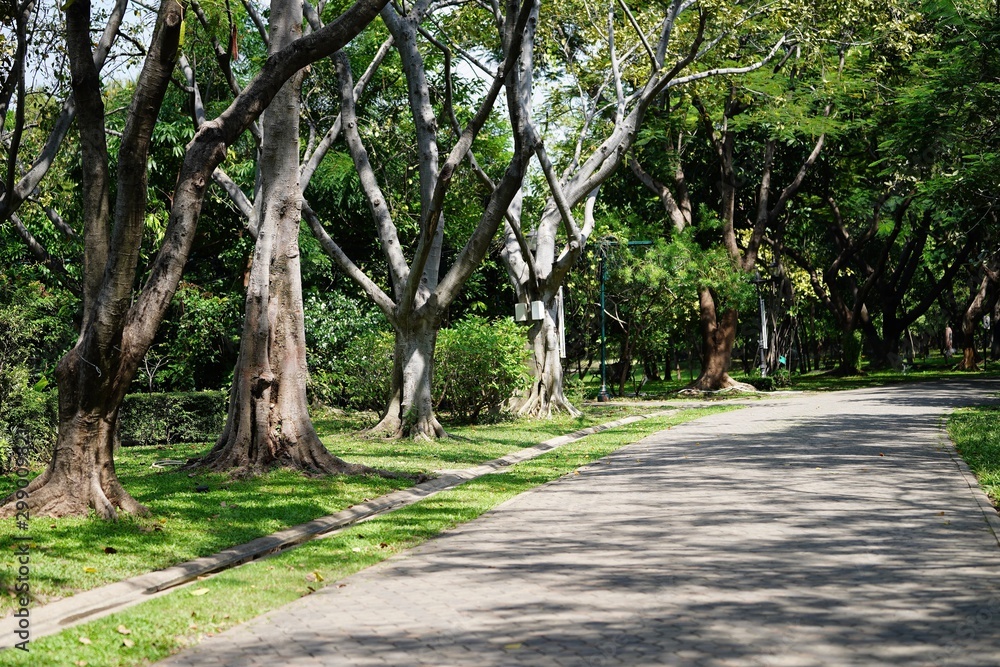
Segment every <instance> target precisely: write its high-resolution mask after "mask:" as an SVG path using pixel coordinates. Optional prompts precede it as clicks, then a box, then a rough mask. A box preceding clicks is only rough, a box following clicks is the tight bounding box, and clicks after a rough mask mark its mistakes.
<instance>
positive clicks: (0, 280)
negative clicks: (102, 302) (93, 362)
mask: <svg viewBox="0 0 1000 667" xmlns="http://www.w3.org/2000/svg"><path fill="white" fill-rule="evenodd" d="M9 280H10V278H9V277H8V276H4V275H3V274H0V471H3V472H6V471H7V470H9V468H10V465H11V463H12V458H13V449H14V447H22V448H23V449H24V450H25V453H26V454H27V458H28V463H29V464H30V465H32V466H37V465H39V464H44V463H47V462H48V461H49V460H50V458H51V456H52V449H53V447H54V445H55V441H56V433H57V429H56V418H57V417H56V415H57V403H56V392H55V391H54V390H53V389H51V388H50V383H51V381H52V375H53V370H54V368H55V365H56V362H57V361H58V359H59V357H60V356H61V355H62V354H63V351H64V350H65V349H67V348H68V347H69V345H70V344H71V341H72V338H73V335H74V334H73V331H72V327H70V326H69V325H68V324H67V321H72V317H71V315H72V310H71V309H69V306H68V305H67V304H68V303H69V301H70V300H69V299H67V298H66V295H65V294H62V293H58V292H53V291H51V290H48V289H47V288H46V287H45V286H43V285H42V284H41V283H35V282H31V283H27V284H24V285H21V286H15V285H12V284H11V283H10V282H9Z"/></svg>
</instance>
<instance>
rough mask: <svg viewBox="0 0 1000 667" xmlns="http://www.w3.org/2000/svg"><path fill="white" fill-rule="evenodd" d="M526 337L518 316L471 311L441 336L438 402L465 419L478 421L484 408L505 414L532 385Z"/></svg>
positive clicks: (437, 357)
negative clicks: (490, 315) (490, 316)
mask: <svg viewBox="0 0 1000 667" xmlns="http://www.w3.org/2000/svg"><path fill="white" fill-rule="evenodd" d="M527 357H528V353H527V351H526V350H525V348H524V337H523V334H522V332H521V330H520V328H519V327H518V326H517V324H515V323H514V321H513V320H512V319H510V318H502V319H499V320H496V321H495V322H490V321H489V320H487V319H485V318H482V317H476V316H470V317H468V318H466V319H464V320H462V321H461V322H458V323H457V324H455V325H453V326H452V327H451V328H448V329H442V330H441V332H440V333H439V335H438V342H437V351H436V352H435V354H434V364H435V373H434V395H435V396H437V401H438V407H439V408H444V409H446V410H450V411H451V413H452V415H453V417H455V418H456V419H458V420H461V421H469V422H473V423H475V422H478V421H479V420H480V418H481V416H482V415H483V413H484V411H485V412H488V413H489V414H490V415H491V416H497V415H499V414H500V412H501V410H502V408H503V407H504V404H505V403H507V401H508V400H509V399H510V398H511V397H512V396H514V395H515V393H517V392H518V391H520V390H522V389H524V388H526V387H527V376H526V370H525V368H526V367H525V362H526V361H527Z"/></svg>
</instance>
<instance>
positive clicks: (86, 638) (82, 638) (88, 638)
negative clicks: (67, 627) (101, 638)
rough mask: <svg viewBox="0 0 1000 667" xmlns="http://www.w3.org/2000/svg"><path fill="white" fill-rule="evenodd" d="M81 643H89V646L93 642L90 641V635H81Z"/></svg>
mask: <svg viewBox="0 0 1000 667" xmlns="http://www.w3.org/2000/svg"><path fill="white" fill-rule="evenodd" d="M80 643H81V644H87V645H88V646H89V645H90V644H92V643H93V642H92V641H90V637H80Z"/></svg>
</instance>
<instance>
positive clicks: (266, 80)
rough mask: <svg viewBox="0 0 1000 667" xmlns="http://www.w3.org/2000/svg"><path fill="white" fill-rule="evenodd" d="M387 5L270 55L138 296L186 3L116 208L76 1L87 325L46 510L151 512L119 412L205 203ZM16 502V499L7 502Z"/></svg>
mask: <svg viewBox="0 0 1000 667" xmlns="http://www.w3.org/2000/svg"><path fill="white" fill-rule="evenodd" d="M384 4H385V2H384V0H360V1H359V2H357V3H356V4H354V5H353V6H351V7H350V8H349V9H348V10H347V11H346V12H345V13H344V14H343V15H341V17H340V18H339V19H338V20H337V21H336V22H334V23H332V24H330V25H329V26H327V27H326V28H325V29H323V30H321V31H317V32H315V33H313V34H311V35H308V36H305V37H302V38H300V39H298V40H295V41H294V42H292V43H291V44H290V45H288V46H287V47H285V48H284V49H282V50H281V51H280V52H278V53H275V54H273V55H272V56H271V57H270V58H268V60H267V61H266V62H265V64H264V65H263V67H262V68H261V70H260V72H259V73H258V75H257V76H256V77H255V78H254V80H253V81H252V82H251V84H250V85H249V86H247V88H246V89H245V90H244V91H243V92H242V93H241V94H240V95H239V96H238V97H237V98H236V99H235V100H234V101H233V103H232V104H231V105H230V106H229V108H227V109H226V111H224V112H223V113H222V114H221V115H220V116H219V117H217V118H214V119H212V120H210V121H207V122H206V123H205V124H204V125H203V126H202V127H201V128H200V129H199V130H198V132H197V133H196V134H195V136H194V139H193V140H192V142H191V143H190V144H189V145H188V147H187V149H186V151H185V155H184V162H183V166H182V167H181V170H180V174H179V176H178V179H177V186H176V189H175V191H174V193H173V198H172V204H171V207H170V220H169V223H168V226H167V229H166V233H165V236H164V240H163V244H162V246H161V247H160V249H159V252H158V253H157V256H156V259H155V261H154V263H153V266H152V269H151V271H150V273H149V276H148V277H147V278H146V280H145V282H144V283H143V285H142V289H141V290H140V291H139V293H138V294H135V293H134V291H133V283H134V281H135V272H136V264H137V258H138V255H139V252H140V249H141V246H142V231H143V225H144V221H145V207H146V201H147V191H146V167H147V163H146V160H147V154H148V149H149V145H150V138H151V136H152V131H153V128H154V126H155V124H156V119H157V114H158V112H159V110H160V106H161V104H162V101H163V97H164V94H165V91H166V88H167V86H168V85H169V81H170V77H171V75H172V73H173V69H174V65H175V63H176V59H177V55H178V52H179V47H180V38H181V25H182V22H183V7H182V5H181V4H180V3H178V2H177V1H176V0H163V2H162V3H161V5H160V9H159V16H158V20H157V25H156V28H155V30H154V32H153V35H152V37H151V38H150V44H149V48H148V50H147V54H146V57H145V59H144V62H143V67H142V70H141V72H140V74H139V76H138V79H137V81H136V84H135V93H134V96H133V98H132V104H131V106H130V107H129V110H128V115H127V119H128V120H127V123H126V127H125V131H124V132H123V135H122V138H121V142H120V148H119V152H118V161H117V162H118V178H117V188H116V198H115V202H114V207H113V208H112V205H111V195H110V182H111V174H110V171H111V170H110V164H111V162H110V159H109V158H110V156H109V154H108V150H107V143H106V134H105V118H104V105H103V100H102V98H101V80H100V75H99V72H98V70H97V68H96V67H95V65H94V53H93V48H92V43H91V39H90V23H91V6H90V3H89V2H88V1H87V0H77V2H74V3H72V4H71V5H69V6H68V7H67V9H66V43H67V51H68V55H69V60H70V67H71V71H72V78H73V95H74V100H75V104H76V106H77V119H76V120H77V124H78V127H79V131H80V143H81V149H82V152H83V156H82V157H83V165H84V172H83V179H82V183H81V188H82V195H81V200H82V202H83V210H84V219H85V232H84V239H85V260H84V280H83V298H84V308H83V324H82V327H81V330H80V336H79V339H78V340H77V343H76V345H75V346H74V347H73V349H72V350H70V351H69V352H68V353H67V354H66V356H65V357H63V359H62V361H61V362H60V364H59V368H58V371H57V378H58V385H59V436H58V443H57V446H56V451H55V454H54V456H53V458H52V462H51V463H50V465H49V467H48V468H47V469H46V471H45V472H44V473H42V474H41V475H39V476H38V477H37V478H35V479H34V480H33V481H32V482H31V484H30V485H29V486H28V487H27V488H26V489H25V490H26V491H27V492H28V494H29V498H28V499H27V500H26V501H25V502H26V503H27V504H28V506H29V508H30V510H31V511H32V512H33V513H35V514H49V515H57V516H58V515H70V514H84V513H86V512H87V510H88V507H89V508H93V509H94V510H95V511H96V512H97V514H98V516H101V517H103V518H109V519H110V518H115V517H116V516H117V509H118V508H120V509H122V510H125V511H127V512H143V511H145V508H144V507H143V506H142V505H140V504H139V503H138V502H136V501H135V499H133V498H132V497H131V496H130V495H129V494H128V492H127V491H126V490H125V489H124V488H123V487H122V485H121V483H120V482H119V480H118V477H117V475H116V473H115V467H114V459H113V446H114V434H115V429H116V425H117V419H118V411H119V407H120V405H121V400H122V398H123V396H124V395H125V392H126V391H127V389H128V387H129V385H130V384H131V382H132V379H133V378H134V377H135V374H136V371H137V369H138V366H139V364H140V362H141V360H142V358H143V357H144V355H145V353H146V351H147V350H148V348H149V346H150V344H151V343H152V341H153V338H154V336H155V333H156V329H157V327H158V325H159V323H160V321H161V320H162V318H163V315H164V313H165V311H166V308H167V306H168V305H169V303H170V300H171V297H172V296H173V294H174V291H175V290H176V288H177V284H178V282H179V281H180V277H181V272H182V270H183V266H184V263H185V260H186V259H187V254H188V252H189V251H190V248H191V244H192V242H193V239H194V231H195V228H196V225H197V221H198V216H199V213H200V210H201V204H202V201H203V199H204V196H205V192H206V189H207V187H208V184H209V182H210V179H211V175H212V172H213V171H214V170H215V168H216V166H217V165H218V164H219V163H220V162H221V161H222V160H223V159H224V158H225V155H226V147H227V146H228V145H231V144H232V143H233V142H234V141H235V140H236V139H237V138H238V137H239V136H240V135H241V134H242V133H243V132H244V131H245V130H246V128H247V126H249V125H250V123H252V122H253V120H255V119H256V118H257V117H258V116H259V115H260V114H261V113H262V112H263V110H264V109H265V108H266V107H267V105H268V104H269V103H270V101H271V100H272V99H273V97H274V96H275V95H276V94H277V92H278V90H279V89H280V88H281V86H282V85H283V84H284V82H285V81H286V80H287V79H288V78H290V77H291V76H292V75H293V74H294V73H295V72H297V71H298V70H300V69H302V68H303V67H305V66H306V65H308V64H309V63H310V62H313V61H315V60H317V59H319V58H322V57H325V56H327V55H329V54H330V53H333V52H335V51H337V50H338V49H340V48H341V47H342V46H343V45H344V44H346V43H347V42H348V41H349V40H350V39H351V38H352V37H353V36H354V35H356V34H357V33H358V32H360V31H361V30H362V29H364V27H365V26H367V25H368V23H369V22H370V21H371V20H372V19H373V18H374V17H375V15H376V14H377V13H378V11H379V10H380V9H381V8H382V6H383V5H384ZM15 509H16V505H15V498H14V497H11V498H8V499H7V503H6V504H5V505H4V506H3V508H2V509H0V513H2V514H3V515H5V516H8V515H10V514H12V513H13V512H14V511H15Z"/></svg>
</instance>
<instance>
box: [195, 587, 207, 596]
mask: <svg viewBox="0 0 1000 667" xmlns="http://www.w3.org/2000/svg"><path fill="white" fill-rule="evenodd" d="M207 592H208V589H207V588H199V589H198V590H194V591H191V595H204V594H205V593H207Z"/></svg>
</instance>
